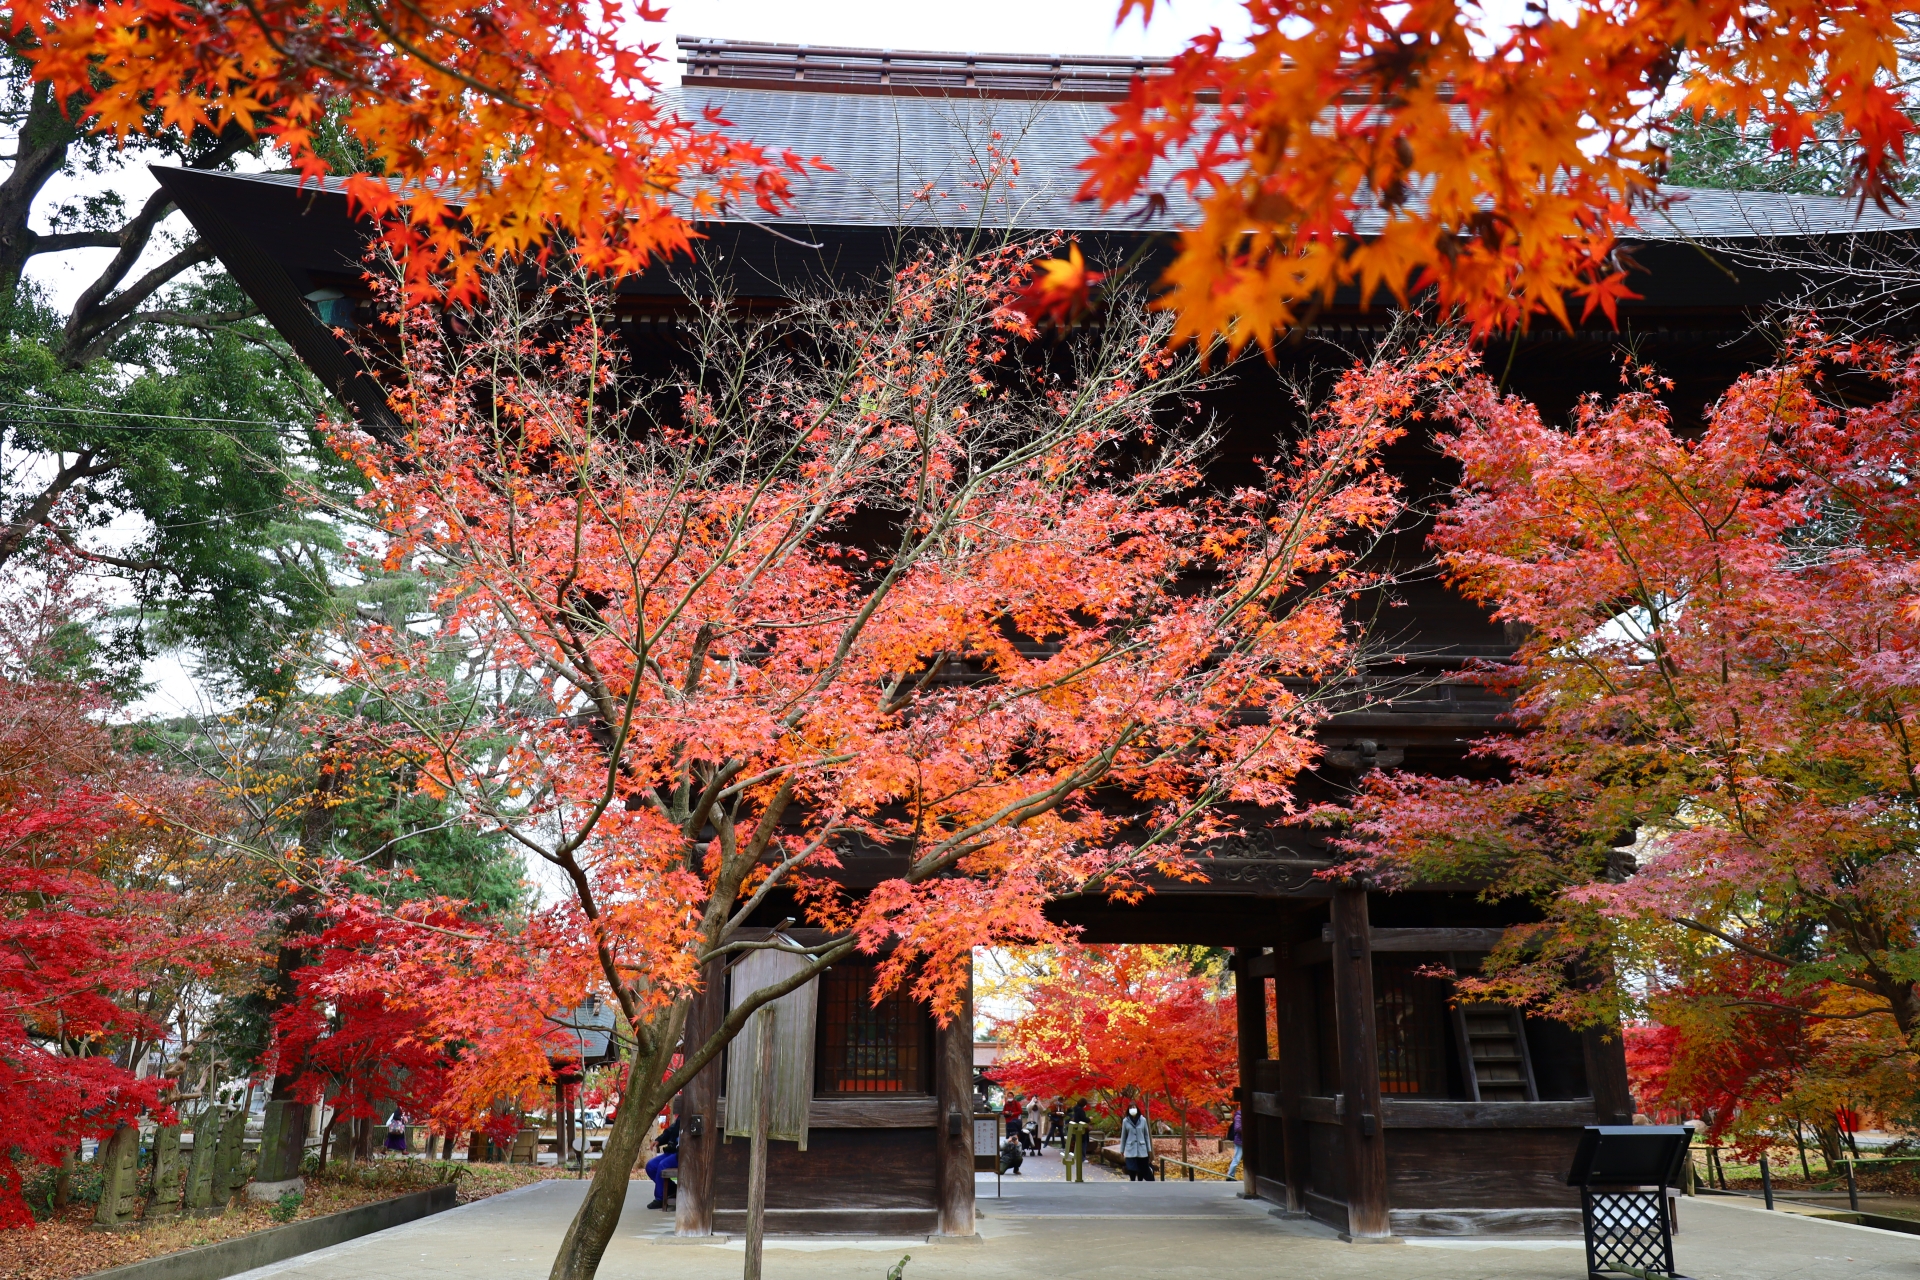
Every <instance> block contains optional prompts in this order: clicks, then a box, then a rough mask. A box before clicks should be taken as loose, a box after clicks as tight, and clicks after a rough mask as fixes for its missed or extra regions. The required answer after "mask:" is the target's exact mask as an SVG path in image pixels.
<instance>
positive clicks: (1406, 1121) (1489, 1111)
mask: <svg viewBox="0 0 1920 1280" xmlns="http://www.w3.org/2000/svg"><path fill="white" fill-rule="evenodd" d="M1380 1122H1381V1123H1382V1124H1383V1125H1385V1126H1386V1127H1387V1128H1389V1129H1579V1128H1584V1127H1585V1126H1587V1125H1590V1124H1610V1123H1612V1122H1611V1121H1603V1120H1597V1119H1595V1112H1594V1105H1593V1100H1592V1099H1591V1098H1581V1099H1577V1100H1575V1101H1573V1102H1415V1101H1413V1100H1412V1099H1410V1098H1386V1099H1383V1100H1382V1102H1381V1114H1380Z"/></svg>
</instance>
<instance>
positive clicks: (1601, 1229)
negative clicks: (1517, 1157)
mask: <svg viewBox="0 0 1920 1280" xmlns="http://www.w3.org/2000/svg"><path fill="white" fill-rule="evenodd" d="M1692 1140H1693V1135H1692V1133H1691V1132H1689V1131H1688V1130H1687V1129H1686V1128H1684V1127H1683V1126H1680V1125H1589V1126H1588V1127H1587V1129H1586V1130H1585V1132H1583V1133H1582V1134H1581V1135H1580V1146H1579V1148H1578V1149H1577V1150H1576V1151H1575V1152H1574V1156H1573V1169H1572V1171H1571V1172H1570V1173H1568V1174H1567V1185H1569V1186H1574V1187H1579V1188H1580V1221H1581V1225H1582V1227H1583V1228H1584V1229H1585V1232H1586V1238H1587V1275H1588V1276H1589V1277H1590V1280H1604V1277H1607V1276H1615V1275H1625V1276H1634V1277H1642V1276H1649V1275H1657V1276H1677V1275H1678V1274H1679V1273H1678V1272H1676V1271H1675V1270H1674V1269H1673V1227H1672V1224H1671V1223H1670V1222H1669V1221H1668V1220H1667V1188H1668V1187H1670V1186H1674V1185H1676V1183H1675V1180H1676V1179H1677V1178H1678V1177H1679V1176H1680V1169H1681V1166H1682V1164H1683V1163H1684V1162H1685V1160H1686V1158H1687V1145H1688V1144H1689V1143H1690V1142H1691V1141H1692Z"/></svg>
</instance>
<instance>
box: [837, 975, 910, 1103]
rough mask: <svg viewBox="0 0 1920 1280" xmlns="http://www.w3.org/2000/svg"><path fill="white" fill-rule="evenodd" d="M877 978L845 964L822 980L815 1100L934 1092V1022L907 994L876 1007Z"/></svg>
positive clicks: (900, 991) (898, 993) (898, 994)
mask: <svg viewBox="0 0 1920 1280" xmlns="http://www.w3.org/2000/svg"><path fill="white" fill-rule="evenodd" d="M873 978H874V966H873V965H871V964H862V963H859V962H847V961H842V962H841V963H839V964H837V965H835V966H834V967H833V968H831V969H829V970H827V972H826V974H825V975H824V976H822V977H821V979H820V1034H819V1040H818V1047H817V1049H816V1052H817V1053H818V1055H819V1057H818V1058H817V1059H816V1061H815V1068H814V1092H815V1093H816V1094H840V1095H846V1094H863V1093H894V1094H898V1093H931V1092H933V1080H932V1070H931V1067H932V1059H933V1054H932V1045H931V1040H932V1020H931V1019H930V1018H929V1017H928V1016H927V1011H926V1010H925V1009H924V1008H923V1007H921V1005H920V1004H919V1003H918V1002H917V1001H915V1000H914V999H913V997H912V996H911V995H909V994H908V993H907V992H906V990H905V989H903V988H896V989H895V990H894V992H893V993H892V994H891V995H889V996H887V997H886V998H884V999H883V1000H881V1001H880V1003H879V1004H877V1005H876V1004H874V1003H873V1001H872V999H871V998H870V997H871V996H872V993H873Z"/></svg>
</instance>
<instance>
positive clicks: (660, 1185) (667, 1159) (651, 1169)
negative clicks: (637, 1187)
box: [647, 1151, 680, 1200]
mask: <svg viewBox="0 0 1920 1280" xmlns="http://www.w3.org/2000/svg"><path fill="white" fill-rule="evenodd" d="M679 1167H680V1153H679V1152H677V1151H669V1152H668V1153H667V1154H666V1155H663V1156H655V1157H654V1158H653V1159H651V1160H649V1161H647V1176H648V1177H649V1178H652V1179H653V1198H654V1199H655V1200H665V1199H666V1198H667V1170H669V1169H678V1168H679Z"/></svg>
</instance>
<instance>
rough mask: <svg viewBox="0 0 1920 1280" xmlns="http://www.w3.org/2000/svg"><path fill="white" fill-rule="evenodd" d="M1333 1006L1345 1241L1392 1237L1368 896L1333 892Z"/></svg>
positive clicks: (1349, 891) (1348, 890)
mask: <svg viewBox="0 0 1920 1280" xmlns="http://www.w3.org/2000/svg"><path fill="white" fill-rule="evenodd" d="M1332 952H1333V954H1332V964H1333V1002H1334V1012H1335V1020H1336V1024H1337V1025H1338V1027H1339V1034H1340V1092H1341V1095H1342V1097H1343V1099H1344V1102H1345V1110H1344V1112H1343V1114H1342V1118H1341V1123H1342V1126H1343V1129H1344V1132H1343V1135H1342V1136H1343V1137H1344V1138H1345V1144H1344V1145H1345V1147H1346V1165H1347V1168H1346V1173H1347V1179H1346V1181H1347V1231H1346V1235H1345V1236H1344V1237H1343V1238H1345V1239H1349V1240H1383V1239H1388V1238H1390V1237H1391V1236H1392V1234H1393V1229H1392V1227H1391V1226H1390V1225H1389V1221H1388V1217H1387V1139H1386V1134H1385V1132H1384V1130H1383V1128H1382V1126H1381V1123H1380V1055H1379V1050H1378V1048H1377V1047H1376V1044H1375V1031H1374V1013H1373V946H1372V941H1371V934H1370V930H1369V928H1368V925H1367V891H1366V890H1365V889H1360V888H1355V887H1351V886H1347V885H1342V886H1340V887H1339V888H1337V889H1335V890H1334V891H1333V948H1332Z"/></svg>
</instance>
